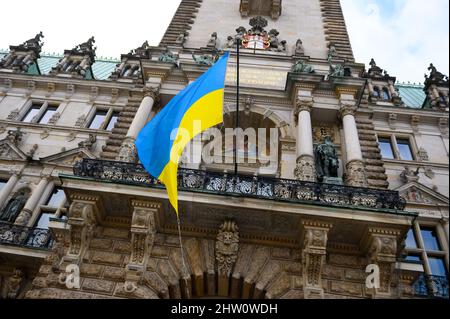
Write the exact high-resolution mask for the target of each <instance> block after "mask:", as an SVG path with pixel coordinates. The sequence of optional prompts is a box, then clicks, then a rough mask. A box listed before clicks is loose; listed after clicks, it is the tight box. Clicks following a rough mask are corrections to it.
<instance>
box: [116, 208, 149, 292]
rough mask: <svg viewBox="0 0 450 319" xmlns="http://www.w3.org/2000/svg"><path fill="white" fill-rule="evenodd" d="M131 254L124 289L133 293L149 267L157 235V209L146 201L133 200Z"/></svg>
mask: <svg viewBox="0 0 450 319" xmlns="http://www.w3.org/2000/svg"><path fill="white" fill-rule="evenodd" d="M132 205H133V207H134V211H133V217H132V220H131V255H130V261H129V263H128V264H127V265H126V268H125V269H126V273H125V284H124V291H125V292H126V293H133V292H134V291H136V290H137V289H138V285H139V284H140V282H141V280H142V276H143V274H144V272H145V269H146V267H147V261H148V258H149V256H150V253H151V251H152V248H153V243H154V240H155V235H156V224H155V209H152V208H150V207H149V206H150V205H148V204H147V203H146V202H140V201H132Z"/></svg>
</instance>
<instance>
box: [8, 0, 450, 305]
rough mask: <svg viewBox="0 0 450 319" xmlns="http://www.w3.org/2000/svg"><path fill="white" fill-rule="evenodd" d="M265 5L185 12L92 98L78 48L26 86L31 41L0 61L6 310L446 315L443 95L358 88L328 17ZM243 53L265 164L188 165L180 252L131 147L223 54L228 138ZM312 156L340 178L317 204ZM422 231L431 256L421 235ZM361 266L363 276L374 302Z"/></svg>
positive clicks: (435, 89)
mask: <svg viewBox="0 0 450 319" xmlns="http://www.w3.org/2000/svg"><path fill="white" fill-rule="evenodd" d="M258 3H259V2H258ZM260 4H261V6H256V4H255V3H254V2H253V1H244V0H241V1H239V0H234V1H231V2H230V1H225V0H203V1H202V0H183V1H181V4H180V7H179V8H178V10H177V12H176V13H175V16H174V18H173V20H172V22H171V24H170V25H169V27H168V29H167V31H166V33H165V35H164V36H163V38H162V40H161V43H160V45H159V46H149V45H148V43H146V42H144V43H143V44H142V45H141V46H140V47H138V48H136V49H135V50H132V51H130V52H129V53H128V54H123V55H122V56H121V57H120V61H117V62H118V63H117V65H115V64H114V63H111V65H112V67H111V73H110V75H108V76H106V77H104V78H103V79H102V80H100V79H98V78H97V76H98V75H97V74H95V73H94V71H93V70H94V68H93V67H92V66H93V65H95V63H100V62H99V61H98V60H96V57H95V47H93V43H94V39H93V38H91V39H89V40H88V41H87V42H85V43H82V44H80V45H77V46H75V47H74V48H73V49H71V50H66V51H65V52H64V56H62V57H61V58H60V59H59V60H56V61H54V67H53V69H52V70H51V71H50V73H49V74H41V73H40V72H39V68H38V67H37V66H38V63H39V61H38V60H37V59H38V57H39V54H40V52H41V46H42V45H41V42H40V39H41V37H42V34H38V35H37V36H36V37H35V38H34V39H30V40H28V41H25V42H24V43H23V44H22V45H19V46H11V47H10V51H9V52H8V53H7V54H4V55H3V56H2V55H0V60H1V61H2V62H0V212H1V213H0V219H1V221H0V297H1V298H88V299H90V298H200V297H231V298H252V299H261V298H268V299H276V298H289V299H303V298H325V299H331V298H333V299H334V298H339V299H347V298H422V297H424V296H425V295H426V297H433V296H434V297H440V296H442V295H443V292H442V291H441V290H439V289H438V288H439V287H440V286H439V285H438V284H439V283H443V282H448V281H447V279H446V278H445V275H442V273H438V271H442V269H443V271H444V272H446V273H447V274H448V251H449V249H448V245H449V244H448V196H449V184H448V174H449V171H448V167H449V165H448V156H449V143H448V127H447V126H448V91H449V90H448V78H447V77H446V76H445V75H443V74H441V73H440V72H438V71H437V70H436V69H435V68H434V66H432V65H431V66H430V68H429V71H430V72H429V76H427V78H426V82H425V86H424V88H423V90H424V92H423V94H424V101H422V102H423V108H414V107H412V106H411V105H408V104H407V103H406V102H405V100H404V99H402V95H401V93H399V92H398V91H397V86H396V85H397V84H396V78H395V77H392V76H390V75H389V74H387V73H386V72H383V70H382V69H381V68H380V67H379V66H377V65H376V63H375V61H374V60H372V61H371V62H370V63H369V65H368V66H369V68H368V69H367V70H366V67H365V65H364V64H361V63H356V62H355V61H354V57H353V52H352V49H351V45H350V41H349V37H348V34H347V31H346V27H345V22H344V19H343V14H342V10H341V7H340V3H339V1H338V0H333V1H325V0H324V1H322V0H302V1H300V0H295V1H294V0H289V1H288V0H284V1H272V0H266V1H264V0H263V1H260ZM303 12H309V14H308V15H304V14H303ZM299 16H301V17H302V18H301V19H299V18H298V17H299ZM217 17H220V19H217ZM257 37H260V39H263V40H261V42H258V41H256V42H254V47H248V48H245V47H244V46H243V47H241V48H240V52H241V55H240V75H241V76H240V93H241V96H240V107H241V112H240V113H239V120H240V126H241V127H242V128H243V129H247V128H255V129H257V128H264V129H276V131H277V133H278V138H277V140H276V141H270V142H269V143H267V144H268V145H269V146H270V153H271V154H272V151H273V149H274V148H275V147H276V149H277V150H278V152H274V153H276V154H277V156H276V157H275V159H274V161H272V162H271V163H270V164H265V163H263V162H262V161H256V162H254V163H251V162H250V161H249V162H246V163H243V164H240V166H239V173H240V175H239V182H238V181H237V179H235V178H234V175H233V174H232V173H230V172H232V171H233V169H234V165H233V164H232V163H227V162H225V163H218V164H216V163H213V164H211V163H206V162H200V163H191V162H189V161H188V160H187V161H184V160H183V163H182V164H181V167H182V168H183V169H184V170H182V171H181V174H180V178H179V183H181V184H182V185H181V184H180V192H179V206H180V212H181V214H180V217H181V232H182V242H181V243H180V240H179V237H178V229H177V222H176V218H175V214H174V213H173V211H172V210H171V209H170V205H169V203H168V200H167V196H166V194H165V190H164V189H161V187H160V186H159V185H158V184H156V183H154V182H153V180H152V179H151V178H149V177H148V175H146V173H145V172H144V171H143V170H142V168H141V167H140V166H138V165H137V164H138V158H137V154H136V150H135V148H134V141H135V139H136V136H137V134H138V133H139V131H140V130H141V129H142V127H143V126H144V125H145V124H146V123H147V122H148V121H149V120H151V118H152V117H153V116H154V115H155V114H156V113H157V112H159V111H160V110H161V109H162V108H163V107H165V105H166V104H167V103H168V101H169V100H170V99H171V98H172V97H173V96H175V95H176V94H177V93H178V92H179V91H180V90H182V89H183V88H184V87H186V85H188V84H189V83H190V82H192V81H194V80H195V79H196V78H198V77H199V76H200V75H201V74H202V73H204V72H205V71H206V70H207V69H208V66H207V65H206V64H207V63H206V64H205V61H206V62H207V61H209V62H211V63H212V62H213V61H214V59H215V57H216V55H217V54H218V52H219V51H220V50H230V51H231V54H230V60H229V65H228V71H227V76H226V89H225V100H224V123H225V127H233V126H234V121H235V118H236V97H235V91H236V53H235V46H236V45H237V43H238V42H237V40H236V38H239V39H240V40H245V41H253V40H255V39H257V40H258V39H259V38H257ZM264 41H266V42H264ZM267 41H268V42H267ZM243 42H244V41H243ZM257 46H258V47H257ZM219 53H220V52H219ZM202 61H203V62H202ZM69 62H70V63H69ZM218 128H219V130H220V129H221V127H218ZM326 138H329V139H330V140H331V142H332V144H333V146H334V148H335V150H336V154H337V157H338V162H339V163H338V168H337V175H338V176H335V177H333V179H329V180H327V181H329V182H332V183H331V184H323V183H322V182H320V181H319V179H318V178H317V170H316V167H317V166H316V165H317V161H316V154H317V153H316V150H317V146H318V145H319V144H321V143H323V142H324V140H325V139H326ZM202 143H204V142H199V143H197V144H195V143H194V144H193V145H190V147H189V149H188V150H187V151H186V154H185V155H186V156H187V155H188V154H187V153H189V152H191V153H196V152H198V148H197V150H196V147H197V146H199V147H200V150H201V148H202V147H203V146H205V145H204V144H202ZM249 144H250V142H249ZM387 145H389V147H390V150H391V153H392V156H390V154H389V149H388V148H386V146H387ZM248 146H249V148H251V146H253V145H248ZM232 147H233V145H231V146H230V145H228V144H226V142H225V146H224V147H223V148H224V151H225V152H224V155H223V157H224V158H227V156H228V157H230V154H228V153H227V150H229V149H230V148H231V149H232ZM408 149H409V153H408ZM405 152H406V153H405ZM408 156H410V158H409V157H408ZM231 157H232V156H231ZM205 176H206V177H208V178H206V177H205ZM207 182H209V183H210V184H208V186H207V187H210V188H206V189H204V188H202V187H206V186H205V183H207ZM230 183H231V184H232V186H233V187H234V189H233V190H230V186H229V185H230ZM271 187H272V188H271ZM192 190H193V191H192ZM60 191H62V192H63V194H64V196H61V194H62V193H61V192H60ZM224 195H225V196H224ZM400 196H401V197H400ZM63 197H64V198H63ZM49 216H51V217H52V218H51V219H49ZM430 229H431V230H432V231H433V234H436V238H437V239H436V240H437V242H438V248H437V249H438V250H437V251H436V250H434V251H432V250H429V249H427V246H426V245H425V244H426V243H425V239H424V236H422V235H421V233H422V231H423V230H430ZM410 231H413V232H414V233H415V234H416V236H415V240H416V242H417V243H416V244H417V245H416V247H411V246H408V245H410V242H409V240H410V239H411V237H410V235H408V234H409V233H410ZM405 256H409V257H417V256H419V257H420V260H421V263H417V262H416V263H414V262H411V261H410V260H409V261H408V258H405ZM436 260H440V261H441V262H442V265H443V268H442V267H441V268H436V267H435V263H436ZM368 265H376V266H378V271H377V272H378V274H379V285H378V286H376V287H373V286H370V285H368V284H367V280H366V279H367V278H368V275H369V273H368V272H366V269H367V266H368ZM421 280H422V281H423V280H425V281H423V282H421ZM418 285H419V288H420V287H422V288H424V289H425V291H426V293H425V294H424V293H423V291H422V293H420V291H419V292H418V290H420V289H418ZM420 285H421V286H420ZM447 285H448V284H447ZM444 295H445V294H444ZM447 296H448V290H447Z"/></svg>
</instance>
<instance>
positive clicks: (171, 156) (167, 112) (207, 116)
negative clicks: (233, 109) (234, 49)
mask: <svg viewBox="0 0 450 319" xmlns="http://www.w3.org/2000/svg"><path fill="white" fill-rule="evenodd" d="M228 56H229V52H226V53H225V54H224V55H223V56H222V57H221V58H220V59H219V61H217V62H216V63H215V64H214V66H212V67H211V68H210V69H209V70H208V71H207V72H205V73H204V74H203V75H202V76H200V77H199V78H198V79H197V80H195V82H193V83H191V84H190V85H188V86H187V87H186V88H185V89H184V90H182V91H181V92H180V93H178V94H177V95H176V96H175V97H174V98H172V99H171V100H170V102H169V103H168V104H167V105H166V106H165V107H164V108H163V109H162V110H161V111H160V112H159V113H158V114H156V115H155V117H154V118H153V119H152V120H151V121H150V122H149V123H147V125H146V126H145V127H144V128H143V129H142V130H141V131H140V132H139V135H138V136H137V138H136V142H135V145H136V149H137V153H138V156H139V159H140V161H141V163H142V165H144V168H145V169H146V170H147V171H148V172H149V173H150V175H152V176H153V177H156V178H157V179H158V180H160V181H161V182H162V183H163V184H164V185H165V186H166V189H167V194H168V196H169V201H170V203H171V204H172V206H173V207H174V208H175V211H176V213H177V215H178V190H177V174H178V162H179V159H180V156H181V153H182V152H183V149H184V147H185V146H186V145H187V144H188V143H189V141H190V140H192V139H193V138H194V137H195V136H196V135H197V134H199V133H201V132H203V131H204V130H207V129H208V128H210V127H213V126H214V125H217V124H219V123H221V122H222V121H223V95H224V88H225V73H226V68H227V61H228Z"/></svg>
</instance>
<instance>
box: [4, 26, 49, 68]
mask: <svg viewBox="0 0 450 319" xmlns="http://www.w3.org/2000/svg"><path fill="white" fill-rule="evenodd" d="M43 37H44V35H43V34H42V32H40V33H38V34H36V36H35V37H34V38H31V39H29V40H27V41H25V42H23V43H22V44H20V45H11V46H10V47H9V49H10V51H9V53H8V54H7V55H6V56H5V57H4V58H3V59H1V60H0V69H10V70H12V71H13V72H17V73H26V72H27V71H28V69H29V67H30V66H31V65H33V64H34V63H36V62H37V59H38V58H40V52H41V48H42V45H43V44H44V43H42V42H41V38H43Z"/></svg>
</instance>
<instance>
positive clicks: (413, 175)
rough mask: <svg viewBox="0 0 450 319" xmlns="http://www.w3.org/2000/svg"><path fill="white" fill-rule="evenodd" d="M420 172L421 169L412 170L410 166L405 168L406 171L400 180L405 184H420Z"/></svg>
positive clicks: (402, 173) (401, 174)
mask: <svg viewBox="0 0 450 319" xmlns="http://www.w3.org/2000/svg"><path fill="white" fill-rule="evenodd" d="M419 170H420V167H418V168H417V169H416V170H415V171H414V170H412V169H410V168H409V167H408V166H405V169H404V170H403V171H402V172H401V173H400V179H401V180H402V182H403V183H405V184H406V183H410V182H418V181H419Z"/></svg>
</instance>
